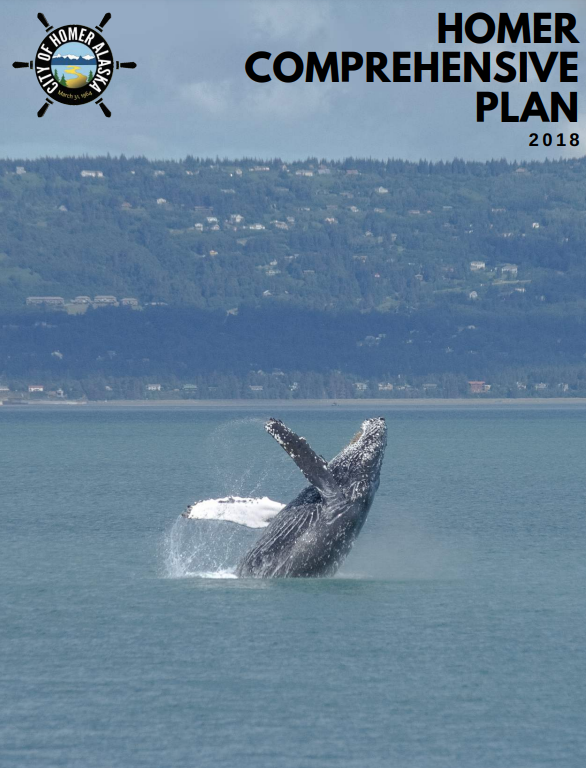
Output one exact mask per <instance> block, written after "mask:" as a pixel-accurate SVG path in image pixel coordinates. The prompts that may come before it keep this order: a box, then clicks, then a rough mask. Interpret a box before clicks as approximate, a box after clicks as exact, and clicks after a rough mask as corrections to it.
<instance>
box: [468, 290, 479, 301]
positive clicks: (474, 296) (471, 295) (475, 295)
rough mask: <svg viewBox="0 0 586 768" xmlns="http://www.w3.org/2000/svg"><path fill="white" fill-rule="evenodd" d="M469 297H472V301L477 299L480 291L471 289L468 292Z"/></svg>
mask: <svg viewBox="0 0 586 768" xmlns="http://www.w3.org/2000/svg"><path fill="white" fill-rule="evenodd" d="M468 298H469V299H470V301H476V299H477V298H478V291H470V293H469V294H468Z"/></svg>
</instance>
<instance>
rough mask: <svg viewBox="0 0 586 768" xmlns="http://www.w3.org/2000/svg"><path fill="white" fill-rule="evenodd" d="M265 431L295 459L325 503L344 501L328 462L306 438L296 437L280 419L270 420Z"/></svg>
mask: <svg viewBox="0 0 586 768" xmlns="http://www.w3.org/2000/svg"><path fill="white" fill-rule="evenodd" d="M265 429H266V430H267V432H268V433H269V435H271V436H272V437H274V438H275V440H276V441H277V442H278V443H279V445H280V446H282V447H283V449H284V450H285V451H286V452H287V453H288V455H289V456H290V457H291V458H292V459H293V461H294V462H295V464H297V466H298V467H299V469H300V470H301V471H302V472H303V474H304V475H305V477H306V478H307V480H309V482H310V483H311V484H312V485H314V486H315V487H316V488H317V489H318V491H319V492H320V493H321V495H322V496H323V499H324V501H326V502H331V501H339V502H342V501H343V500H344V494H343V493H342V489H341V488H340V486H339V485H338V483H337V481H336V478H335V477H334V475H333V474H332V472H331V470H330V469H329V468H328V463H327V461H326V460H325V459H324V458H323V456H318V454H317V453H316V452H315V451H314V450H313V448H312V447H311V446H310V445H309V443H308V442H307V440H306V439H305V438H304V437H299V435H296V434H295V432H293V431H292V430H290V429H289V427H287V426H285V424H283V422H282V421H279V420H278V419H269V421H268V422H267V424H266V426H265Z"/></svg>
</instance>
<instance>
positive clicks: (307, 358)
mask: <svg viewBox="0 0 586 768" xmlns="http://www.w3.org/2000/svg"><path fill="white" fill-rule="evenodd" d="M585 359H586V318H585V317H584V314H583V313H581V312H578V311H573V312H566V313H561V312H559V311H558V310H555V309H553V308H550V309H549V311H547V312H546V311H544V310H543V309H541V308H539V309H536V310H534V311H533V312H524V311H521V310H519V309H514V308H509V309H508V310H507V311H506V312H503V313H501V314H494V313H492V312H489V311H486V310H484V309H482V308H480V307H478V306H477V305H473V306H466V307H450V306H444V307H442V308H441V309H439V308H431V309H427V310H421V311H419V312H395V313H377V312H375V313H369V314H366V313H360V312H356V311H354V312H344V313H332V312H317V311H312V310H302V309H294V308H289V309H281V308H278V307H264V308H260V309H254V308H243V309H241V310H240V311H239V312H238V314H236V315H233V314H227V313H226V312H221V311H216V312H210V311H205V310H197V309H179V308H171V307H151V308H147V309H146V310H144V311H142V312H141V311H134V310H131V309H124V308H103V309H96V310H93V309H89V310H88V312H87V313H86V314H84V315H81V316H72V315H68V314H67V313H66V312H62V311H50V312H45V313H39V312H33V311H31V312H27V313H22V312H18V313H4V314H2V315H1V316H0V382H2V383H5V384H6V385H8V386H10V388H11V389H12V390H14V391H21V390H26V389H27V387H28V386H29V385H30V384H41V385H43V386H45V388H46V389H57V388H62V389H63V390H64V391H65V392H66V393H67V394H69V395H70V396H81V395H85V396H87V397H90V398H92V399H108V398H116V397H118V398H119V397H123V398H141V397H144V396H145V393H146V394H147V395H148V396H149V397H154V398H157V397H162V396H166V397H169V396H171V397H198V398H209V397H211V398H217V397H334V398H336V397H340V398H342V397H351V396H352V397H354V396H356V397H373V396H377V397H378V396H380V397H411V396H421V395H422V394H425V395H427V396H441V397H459V396H463V395H466V394H467V393H468V392H469V385H468V382H469V381H470V380H477V381H484V382H486V383H487V384H490V385H491V388H490V393H491V394H492V395H496V396H503V397H504V396H517V395H519V394H539V395H541V396H543V395H552V394H555V395H560V394H568V395H576V394H586V362H585ZM149 384H156V385H159V384H160V385H161V391H160V392H159V390H154V391H151V390H149V389H148V385H149ZM389 385H391V386H389ZM540 385H544V386H540ZM161 393H162V394H161Z"/></svg>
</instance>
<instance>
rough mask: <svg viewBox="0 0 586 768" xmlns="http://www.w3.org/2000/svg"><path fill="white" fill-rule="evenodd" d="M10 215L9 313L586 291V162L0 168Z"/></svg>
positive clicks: (345, 304)
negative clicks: (56, 300)
mask: <svg viewBox="0 0 586 768" xmlns="http://www.w3.org/2000/svg"><path fill="white" fill-rule="evenodd" d="M17 166H20V167H21V168H22V169H24V170H25V171H26V172H25V173H22V172H21V173H16V167H17ZM264 169H269V170H264ZM83 171H94V172H100V173H102V174H103V176H101V177H98V176H87V175H83V176H82V172H83ZM299 174H312V175H299ZM0 213H1V216H0V302H1V303H2V305H3V306H5V307H7V306H9V307H18V306H22V305H23V304H24V302H25V300H26V297H27V296H30V295H46V294H50V295H57V296H62V297H63V298H64V299H66V300H68V299H71V298H73V297H74V296H76V295H78V294H82V295H89V296H92V297H93V296H94V295H96V294H112V295H115V296H117V297H118V298H121V297H123V296H130V297H136V298H137V299H139V301H141V302H142V303H145V302H152V301H155V302H166V303H168V304H172V305H181V306H193V307H197V308H201V309H226V310H228V309H232V308H235V307H239V306H240V305H242V304H249V305H255V306H261V305H263V303H266V302H280V303H281V304H289V305H295V306H301V307H305V308H313V309H336V310H348V309H358V310H360V311H370V310H380V311H386V310H396V309H401V308H405V307H410V308H414V307H415V308H418V307H421V306H424V305H427V306H430V305H433V304H437V303H442V304H443V303H446V302H448V303H450V302H456V303H458V302H459V303H462V302H468V301H478V302H495V301H497V302H499V301H505V302H506V301H510V302H515V303H517V304H519V303H520V302H522V303H524V304H529V305H531V306H534V305H535V302H537V301H541V302H545V303H559V302H562V303H567V302H582V300H583V297H584V294H585V289H586V262H585V260H584V245H583V244H584V242H585V236H586V160H582V159H581V160H573V161H568V162H547V163H532V164H528V165H524V166H521V167H520V166H517V165H515V164H513V165H511V164H508V163H506V162H491V163H486V164H481V163H465V162H462V161H454V162H452V163H436V164H431V163H427V162H421V163H407V162H402V161H389V162H376V161H365V160H353V159H349V160H346V161H344V162H342V163H327V164H320V163H319V162H318V161H317V160H308V161H306V162H303V163H293V164H289V165H286V166H285V165H284V164H283V163H281V162H280V161H272V162H265V161H256V160H249V161H242V162H239V163H237V164H236V163H230V162H220V161H218V162H216V163H213V162H210V161H200V160H196V159H193V158H188V159H186V160H185V161H184V162H149V161H147V160H144V159H125V158H118V159H113V158H91V159H90V158H81V159H80V158H76V159H63V160H38V161H34V162H26V161H14V162H12V161H10V162H9V161H2V162H0ZM474 261H478V262H483V263H484V264H485V268H481V269H479V270H477V271H473V270H471V267H470V264H471V262H474ZM509 264H513V265H515V266H516V267H517V271H516V272H511V271H509V272H503V271H502V267H503V266H506V265H509ZM515 289H524V290H515ZM473 291H475V292H476V294H477V296H476V297H473V298H472V299H471V298H470V293H472V292H473Z"/></svg>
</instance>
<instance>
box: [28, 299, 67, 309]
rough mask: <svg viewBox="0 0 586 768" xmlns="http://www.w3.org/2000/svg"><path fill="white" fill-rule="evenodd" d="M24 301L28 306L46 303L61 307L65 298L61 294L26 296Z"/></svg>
mask: <svg viewBox="0 0 586 768" xmlns="http://www.w3.org/2000/svg"><path fill="white" fill-rule="evenodd" d="M26 303H27V304H28V305H29V306H34V305H39V304H47V305H49V306H53V307H62V306H63V305H64V304H65V299H64V298H63V297H62V296H28V297H27V300H26Z"/></svg>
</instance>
